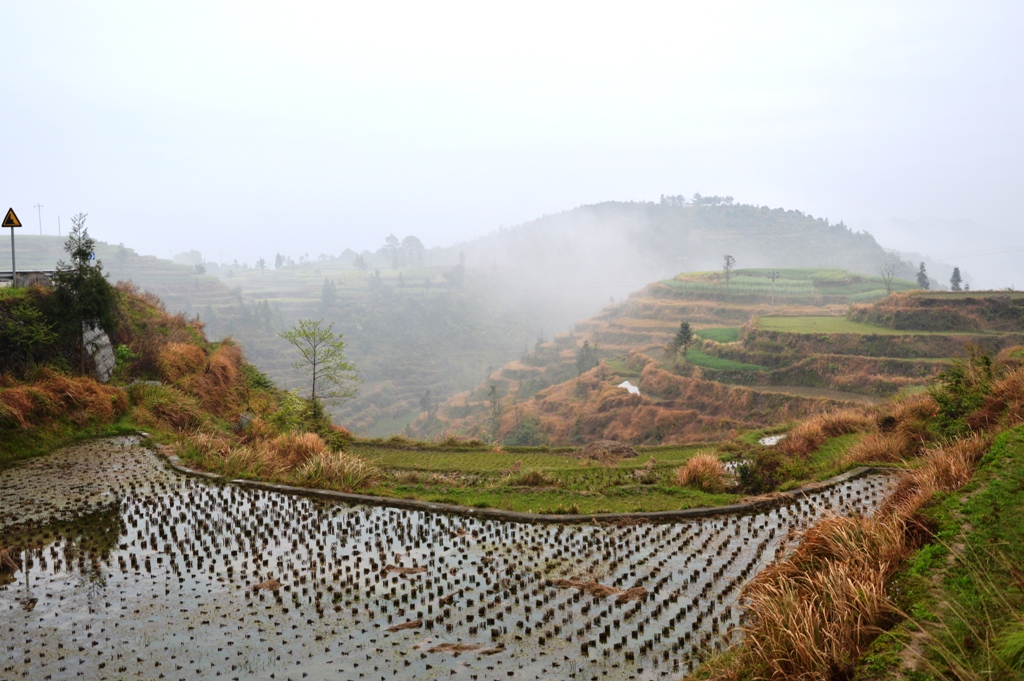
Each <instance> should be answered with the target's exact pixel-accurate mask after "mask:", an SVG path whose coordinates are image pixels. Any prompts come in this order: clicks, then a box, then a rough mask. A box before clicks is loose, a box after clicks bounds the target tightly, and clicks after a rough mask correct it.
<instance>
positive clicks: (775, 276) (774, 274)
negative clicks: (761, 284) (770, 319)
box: [768, 270, 779, 314]
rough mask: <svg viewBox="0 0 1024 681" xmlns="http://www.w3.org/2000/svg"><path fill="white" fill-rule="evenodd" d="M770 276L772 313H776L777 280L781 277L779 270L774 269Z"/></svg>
mask: <svg viewBox="0 0 1024 681" xmlns="http://www.w3.org/2000/svg"><path fill="white" fill-rule="evenodd" d="M768 278H769V279H771V280H772V314H775V280H776V279H778V278H779V271H778V270H772V273H771V274H769V275H768Z"/></svg>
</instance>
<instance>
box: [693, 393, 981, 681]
mask: <svg viewBox="0 0 1024 681" xmlns="http://www.w3.org/2000/svg"><path fill="white" fill-rule="evenodd" d="M922 404H923V401H920V400H918V401H915V405H914V407H915V408H917V407H920V406H921V405H922ZM908 411H913V409H908ZM989 444H990V440H989V439H988V438H987V437H986V436H984V435H972V436H970V437H966V438H963V439H960V440H957V441H954V442H951V443H948V444H946V445H945V446H943V447H939V448H936V449H933V450H929V451H928V452H926V454H925V457H926V460H925V462H924V464H923V465H922V466H921V467H919V468H917V469H916V470H913V471H908V472H906V473H903V474H902V476H901V479H900V481H899V482H898V484H897V486H896V489H895V491H894V493H892V494H890V496H889V497H888V498H887V500H886V502H885V504H883V506H882V508H881V509H880V510H879V512H878V514H877V515H876V516H875V517H874V518H842V517H831V518H827V519H825V520H823V521H821V522H819V523H817V524H815V525H814V526H812V527H811V528H809V529H808V530H807V531H806V532H805V533H804V536H803V540H802V542H801V543H800V545H799V547H798V548H797V549H796V550H795V551H794V552H793V553H792V554H791V555H790V556H788V557H786V558H784V559H783V560H781V561H779V562H778V563H776V564H775V565H773V566H771V567H769V568H768V569H767V570H765V571H764V572H762V573H761V574H760V575H759V576H758V577H756V578H755V579H754V580H753V581H752V582H751V583H750V584H749V585H748V586H747V588H746V589H745V591H744V595H745V597H746V599H747V605H748V614H749V616H750V620H749V623H748V624H747V625H746V626H744V627H743V633H744V643H743V645H742V646H741V647H740V648H739V649H738V650H737V652H736V654H735V655H734V656H733V657H732V658H729V659H728V660H721V661H718V662H717V663H715V664H713V665H712V666H711V667H709V671H710V673H711V674H710V675H711V678H715V679H735V678H739V676H740V674H741V673H742V675H743V676H744V677H746V678H766V679H792V678H799V679H820V680H821V681H826V680H831V679H836V678H848V677H849V675H850V674H851V673H852V671H853V669H854V667H855V666H856V663H857V662H858V660H859V659H860V658H861V656H862V655H863V654H864V651H865V650H866V649H867V646H868V645H869V644H870V643H871V641H872V640H873V639H874V638H875V636H876V635H877V634H878V633H880V632H881V631H883V630H884V629H885V628H886V627H887V626H888V625H889V624H891V622H892V621H893V619H894V618H895V617H897V616H898V613H897V611H896V608H895V607H894V606H893V604H892V603H891V601H890V600H889V599H888V596H887V590H886V587H887V584H888V582H889V580H890V578H891V577H892V575H893V574H894V573H895V571H896V570H897V569H898V568H899V566H900V565H901V563H902V562H903V561H904V560H905V559H906V557H907V556H908V555H909V554H910V552H911V551H913V550H914V549H915V548H916V545H917V541H918V539H919V538H920V537H921V528H922V527H923V525H922V523H921V522H920V521H919V519H918V515H917V514H918V511H919V510H920V509H921V508H922V506H924V505H925V504H927V503H929V502H930V500H931V499H932V496H933V494H934V493H935V492H936V491H947V492H948V491H953V490H956V489H959V488H960V487H962V486H963V485H964V484H966V483H967V481H969V480H970V478H971V475H972V474H973V472H974V468H975V466H976V464H977V462H978V461H979V460H980V459H981V457H982V455H983V454H984V452H985V451H986V449H987V448H988V445H989Z"/></svg>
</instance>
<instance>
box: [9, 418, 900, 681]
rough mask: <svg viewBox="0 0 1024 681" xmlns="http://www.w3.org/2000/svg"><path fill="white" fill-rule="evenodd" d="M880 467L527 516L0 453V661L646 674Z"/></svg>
mask: <svg viewBox="0 0 1024 681" xmlns="http://www.w3.org/2000/svg"><path fill="white" fill-rule="evenodd" d="M887 487H888V478H885V477H868V478H860V479H858V480H853V481H847V482H845V483H843V484H842V485H839V486H835V487H833V488H831V489H828V490H824V491H818V492H816V493H813V494H809V495H807V496H806V497H804V498H802V499H800V500H794V501H791V502H790V503H788V504H786V505H784V506H779V507H776V508H774V509H772V510H770V511H767V512H762V513H757V514H748V515H723V516H717V517H711V518H704V519H699V520H687V521H685V522H677V523H670V524H660V525H655V524H619V525H597V524H591V525H572V524H568V525H541V524H528V523H512V522H500V521H496V520H482V519H473V518H466V517H460V516H451V515H443V514H437V513H428V512H422V511H408V510H399V509H393V508H382V507H368V506H352V505H346V504H341V503H336V502H330V501H324V500H314V499H309V498H305V497H301V496H293V495H286V494H280V493H277V492H271V491H265V490H260V489H252V488H245V487H239V486H235V485H231V484H216V483H211V482H208V481H206V480H202V479H197V478H191V477H185V476H181V475H178V474H177V473H174V472H173V471H170V470H169V469H167V468H166V467H164V465H163V464H162V463H161V462H160V461H159V460H158V459H157V458H156V457H155V456H153V455H152V454H151V453H149V452H148V451H147V450H146V449H144V448H142V447H141V446H139V445H138V444H137V442H135V441H134V440H133V439H131V438H122V439H117V440H111V441H102V442H93V443H89V444H86V445H82V446H78V447H74V448H70V449H67V450H64V451H61V452H57V453H55V454H52V455H50V456H48V457H45V458H43V459H39V460H36V461H33V462H31V463H27V464H24V465H20V466H17V467H15V468H11V469H8V470H5V471H2V472H0V547H11V548H12V551H11V554H12V555H13V556H15V558H16V559H18V561H19V562H20V565H19V569H18V570H16V571H13V572H12V571H10V570H8V571H7V572H0V626H2V636H0V641H2V642H3V643H2V648H0V678H4V679H8V678H9V679H18V678H31V679H74V678H89V679H131V678H146V679H150V678H166V679H195V678H217V677H223V678H225V679H243V678H245V679H248V678H260V679H269V678H272V679H302V678H310V679H328V678H332V679H333V678H345V679H360V678H365V679H381V681H383V680H384V679H394V678H399V679H412V678H415V679H449V678H456V679H473V680H477V679H508V678H519V679H605V678H608V679H660V678H667V677H673V678H676V677H678V676H679V675H681V674H682V673H684V672H686V671H688V670H691V669H693V668H695V667H696V666H697V665H699V663H700V661H701V660H702V659H703V658H704V657H705V656H706V655H707V654H709V653H710V652H711V651H714V650H717V649H719V648H722V647H725V646H728V645H729V644H730V643H732V642H733V641H735V640H737V636H738V634H737V633H736V631H735V627H736V626H737V625H738V624H739V623H740V621H741V619H742V611H741V604H740V602H739V595H740V590H741V588H742V586H743V584H745V583H746V582H747V581H748V580H749V579H750V578H751V577H752V576H753V575H755V574H756V573H757V572H758V571H759V570H761V569H762V568H763V567H764V566H765V565H766V564H767V563H768V562H770V561H771V560H773V559H774V557H775V556H776V555H777V554H778V553H779V552H780V551H784V550H785V548H786V546H787V544H789V545H792V543H793V541H794V539H793V532H795V531H799V530H800V529H801V528H803V527H806V526H807V525H808V523H811V522H813V521H814V520H815V519H816V518H819V517H820V516H821V515H822V514H824V513H829V512H838V513H848V512H858V513H864V514H867V513H870V512H871V511H872V510H873V509H874V508H875V507H876V506H877V504H878V503H879V502H880V500H881V499H882V498H883V496H884V494H885V492H886V490H887Z"/></svg>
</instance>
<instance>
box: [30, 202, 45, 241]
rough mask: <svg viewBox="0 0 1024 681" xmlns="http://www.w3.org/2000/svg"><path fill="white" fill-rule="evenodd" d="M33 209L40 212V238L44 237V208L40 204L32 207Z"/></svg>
mask: <svg viewBox="0 0 1024 681" xmlns="http://www.w3.org/2000/svg"><path fill="white" fill-rule="evenodd" d="M32 207H33V208H35V209H36V210H37V211H39V236H42V235H43V207H42V205H40V204H38V203H37V204H36V205H34V206H32Z"/></svg>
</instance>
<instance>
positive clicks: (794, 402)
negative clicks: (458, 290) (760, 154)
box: [411, 270, 1024, 444]
mask: <svg viewBox="0 0 1024 681" xmlns="http://www.w3.org/2000/svg"><path fill="white" fill-rule="evenodd" d="M768 274H769V272H768V271H766V270H738V271H736V272H734V273H733V275H732V277H731V281H730V282H729V286H728V288H726V285H725V281H724V275H723V274H722V273H719V272H711V273H707V272H705V273H692V274H683V275H679V276H677V277H675V278H673V279H670V280H666V281H662V282H657V283H654V284H651V285H649V286H647V287H646V288H644V289H643V290H642V291H639V292H637V293H634V294H632V295H631V296H630V297H629V298H628V299H627V300H626V301H625V302H623V303H621V304H614V305H609V306H607V307H606V308H605V309H604V310H603V311H602V313H601V314H599V315H597V316H596V317H594V318H592V319H589V320H585V321H582V322H578V323H577V324H575V325H574V326H573V328H572V332H571V333H570V334H562V335H559V336H557V337H556V338H555V339H554V340H552V341H550V342H547V343H538V344H537V345H536V346H535V348H534V349H533V350H532V351H530V352H527V353H524V354H523V356H522V357H521V358H520V359H518V360H517V361H514V362H510V363H508V364H506V365H505V366H504V367H502V368H501V369H500V370H498V371H496V372H494V373H493V374H492V375H491V376H490V377H489V378H488V380H487V381H485V382H484V383H482V384H481V385H479V386H478V387H477V388H476V389H475V390H473V391H471V392H468V393H465V394H463V395H460V396H458V397H456V398H454V399H453V400H450V401H449V402H448V403H447V404H446V405H444V407H443V408H441V409H438V410H436V411H432V412H429V413H424V414H422V415H421V416H420V417H419V419H417V421H415V422H414V423H413V425H412V427H411V430H412V432H414V433H418V434H420V435H430V434H436V433H441V432H454V433H464V434H469V435H473V436H476V437H483V438H490V439H495V440H498V441H502V440H504V441H506V442H511V443H515V444H526V443H532V444H538V443H550V444H575V443H582V442H588V441H590V440H594V439H602V438H606V439H621V440H624V441H629V442H632V443H634V444H640V443H645V444H654V443H685V442H694V441H702V440H709V439H712V440H714V439H723V438H727V437H729V436H731V435H733V434H734V433H735V432H736V431H738V430H742V429H745V428H756V427H763V426H766V425H769V424H772V423H779V422H783V421H786V420H789V419H794V418H799V417H801V416H804V415H808V414H813V413H817V412H819V411H822V410H825V409H828V408H829V407H830V406H833V405H839V404H844V403H845V404H848V403H854V402H861V403H872V402H875V401H877V400H878V399H880V398H881V397H884V396H888V395H892V394H894V393H895V392H897V391H900V390H903V389H908V388H915V387H919V386H924V385H926V384H928V383H929V382H930V381H931V380H933V378H934V376H936V375H937V374H938V373H939V372H940V371H942V369H943V368H944V367H945V366H946V364H947V361H948V360H949V358H951V357H955V356H959V355H960V354H962V353H963V351H964V348H965V346H967V345H968V344H974V345H976V346H978V347H979V348H980V349H981V350H983V351H985V352H989V353H992V354H993V355H994V354H997V353H998V352H999V351H1000V350H1002V349H1003V348H1006V347H1009V346H1012V345H1017V344H1020V343H1021V342H1024V333H1012V332H1010V331H1004V330H996V327H998V329H1008V328H1011V327H1013V325H1014V323H1015V322H1013V320H1014V319H1016V318H1015V317H1014V314H1016V313H1015V312H1013V311H1014V310H1016V309H1017V308H1016V306H1015V304H1013V303H1012V301H1011V302H1008V301H1009V300H1010V299H1007V300H1004V299H1003V298H1004V296H1003V295H1002V294H997V295H995V296H990V297H989V298H986V297H984V296H982V295H980V294H974V295H972V296H970V297H968V296H966V295H961V296H960V298H958V299H956V301H957V302H950V301H951V300H953V299H952V298H951V297H950V295H949V294H947V295H946V296H945V297H940V298H939V299H940V300H944V301H946V302H945V303H944V304H943V305H934V304H932V303H930V302H928V301H932V300H936V298H934V297H933V296H934V294H932V295H931V296H930V295H927V294H926V295H920V294H919V293H917V292H911V291H910V288H911V285H910V283H909V282H903V281H896V282H893V284H892V287H893V288H894V289H895V290H896V291H897V292H896V293H894V294H893V295H891V296H888V297H887V296H886V288H885V284H884V282H883V281H882V279H881V278H879V277H862V276H859V275H855V274H852V273H849V272H845V271H841V270H781V271H777V278H776V281H775V282H774V300H775V303H774V314H772V312H773V305H772V302H771V300H772V288H773V285H772V282H771V281H770V280H768V278H767V277H768ZM900 291H902V292H900ZM993 299H994V301H993ZM872 300H875V301H878V302H876V303H874V304H864V303H865V301H872ZM922 304H923V305H925V306H926V307H927V309H929V310H931V311H932V314H931V316H930V317H928V318H927V319H926V318H925V317H924V316H923V315H921V314H919V315H918V318H919V319H920V320H921V324H922V325H924V326H926V327H927V328H928V329H930V330H918V331H915V330H902V329H892V328H889V327H887V326H876V325H873V324H869V323H866V322H864V321H858V320H861V319H879V320H881V319H883V318H888V317H886V315H890V316H891V315H892V311H893V310H899V311H901V312H900V313H899V315H897V316H899V317H900V318H904V317H906V314H904V312H902V311H906V310H910V309H918V308H917V307H915V306H919V305H922ZM851 306H852V308H851ZM954 307H955V308H957V309H961V308H962V311H961V312H960V313H958V314H960V315H961V316H960V317H957V316H949V311H950V309H953V308H954ZM989 308H993V309H998V310H1003V309H1004V308H1006V309H1007V310H1009V311H1004V313H1003V314H1002V316H998V315H993V314H989V317H988V318H989V319H990V320H991V321H990V322H988V326H989V328H990V329H991V330H985V327H984V326H980V327H975V330H974V331H973V332H965V331H960V330H959V328H960V327H961V326H962V324H961V322H959V321H958V320H959V319H961V317H964V316H965V315H968V313H969V312H971V311H976V310H978V309H981V310H989ZM944 319H949V320H950V321H949V322H948V323H946V324H945V327H946V328H943V321H942V320H944ZM682 321H686V322H688V323H689V324H690V325H691V326H692V328H693V329H694V331H695V335H696V338H695V340H694V342H693V344H692V345H691V346H690V348H689V350H688V352H687V353H686V359H685V361H682V360H681V358H677V359H675V360H672V359H670V358H668V357H666V353H665V350H664V348H665V347H666V345H667V344H668V343H669V341H670V340H671V339H672V337H673V335H674V334H675V332H676V330H677V329H678V327H679V324H680V322H682ZM625 380H629V381H631V382H632V383H633V384H635V385H637V386H638V387H639V391H640V394H639V395H630V394H628V393H627V392H626V391H625V390H623V389H621V388H618V387H616V386H618V384H619V383H621V382H622V381H625Z"/></svg>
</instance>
